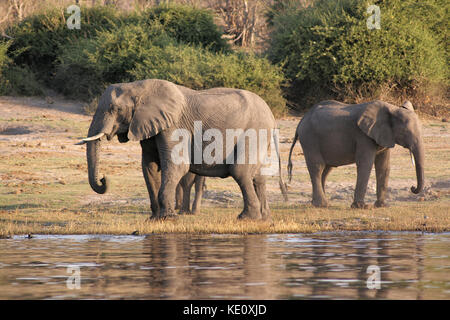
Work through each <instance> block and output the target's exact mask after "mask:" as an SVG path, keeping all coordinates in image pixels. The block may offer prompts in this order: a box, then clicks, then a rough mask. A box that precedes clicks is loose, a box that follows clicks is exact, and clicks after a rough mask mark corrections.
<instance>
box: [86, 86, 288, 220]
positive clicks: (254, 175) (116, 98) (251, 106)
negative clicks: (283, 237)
mask: <svg viewBox="0 0 450 320" xmlns="http://www.w3.org/2000/svg"><path fill="white" fill-rule="evenodd" d="M194 121H202V123H203V131H205V130H206V129H208V128H216V129H219V130H220V131H221V132H222V134H223V136H224V137H225V136H226V134H225V130H226V129H243V130H244V131H245V130H247V129H249V128H252V129H255V130H258V129H266V130H270V129H275V128H276V123H275V119H274V117H273V114H272V112H271V111H270V109H269V107H268V106H267V104H266V103H265V102H264V100H262V99H261V98H260V97H259V96H257V95H255V94H253V93H251V92H248V91H245V90H238V89H228V88H215V89H209V90H203V91H195V90H191V89H189V88H186V87H183V86H179V85H175V84H173V83H171V82H168V81H164V80H157V79H151V80H143V81H136V82H132V83H120V84H114V85H111V86H109V87H108V88H107V89H106V90H105V92H104V93H103V95H102V96H101V98H100V100H99V104H98V108H97V111H96V112H95V115H94V117H93V120H92V123H91V126H90V128H89V132H88V137H93V136H95V135H98V134H101V133H104V134H105V135H104V137H105V136H106V138H107V139H108V140H110V139H112V138H113V137H114V136H115V135H117V136H118V139H119V141H120V142H127V141H128V140H135V141H140V143H141V146H142V171H143V174H144V178H145V181H146V184H147V188H148V192H149V196H150V201H151V205H152V218H167V217H170V216H174V215H175V212H174V203H175V199H174V198H175V191H176V187H177V185H178V183H179V181H180V179H181V178H182V177H183V176H184V175H185V174H186V173H188V172H192V173H195V174H198V175H201V176H211V177H221V178H225V177H229V176H231V177H233V178H234V179H235V181H236V182H237V183H238V185H239V187H240V188H241V191H242V195H243V199H244V209H243V211H242V213H241V214H240V215H239V218H251V219H261V218H264V219H268V218H270V210H269V206H268V202H267V198H266V190H265V184H266V181H265V176H263V175H261V163H260V162H258V163H256V164H225V163H221V164H211V165H207V164H204V163H202V164H183V163H182V164H175V163H174V162H173V161H172V160H171V153H172V150H173V148H174V146H175V145H177V144H178V143H179V142H178V141H171V135H172V133H173V132H174V130H176V129H179V128H183V129H186V130H188V132H190V135H191V138H192V136H193V132H194ZM104 137H102V138H100V139H97V140H94V141H89V142H87V161H88V172H89V183H90V185H91V187H92V189H93V190H94V191H95V192H97V193H104V192H106V190H107V188H108V181H107V179H106V178H105V177H103V178H102V179H99V178H98V177H99V174H98V159H99V148H100V143H101V142H100V140H103V138H104ZM207 144H208V143H206V144H205V143H204V145H203V148H204V147H205V145H207ZM234 146H236V144H234ZM224 149H225V148H224ZM154 150H157V152H156V153H155V152H154ZM191 153H193V149H191ZM247 155H248V154H247ZM226 158H227V154H226V153H225V150H224V155H223V159H226ZM191 159H193V156H192V158H191ZM159 171H160V172H159ZM279 171H280V172H281V167H280V168H279ZM159 185H160V188H158V186H159ZM280 186H284V183H282V180H281V175H280Z"/></svg>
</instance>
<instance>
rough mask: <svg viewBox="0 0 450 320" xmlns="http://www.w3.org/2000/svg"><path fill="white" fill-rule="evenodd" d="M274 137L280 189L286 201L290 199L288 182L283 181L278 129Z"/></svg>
mask: <svg viewBox="0 0 450 320" xmlns="http://www.w3.org/2000/svg"><path fill="white" fill-rule="evenodd" d="M272 137H273V140H274V145H275V150H276V152H277V156H278V183H279V184H280V190H281V193H282V194H283V197H284V201H288V194H287V186H286V183H284V181H283V177H282V176H281V154H280V149H279V146H278V133H277V131H276V130H275V131H274V135H273V136H272Z"/></svg>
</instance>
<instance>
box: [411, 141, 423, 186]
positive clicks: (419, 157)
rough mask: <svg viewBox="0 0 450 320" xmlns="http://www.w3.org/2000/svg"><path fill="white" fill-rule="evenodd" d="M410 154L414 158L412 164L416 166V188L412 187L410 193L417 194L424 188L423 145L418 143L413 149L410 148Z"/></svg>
mask: <svg viewBox="0 0 450 320" xmlns="http://www.w3.org/2000/svg"><path fill="white" fill-rule="evenodd" d="M411 152H412V154H413V156H414V162H415V164H416V175H417V187H414V186H412V187H411V192H412V193H415V194H418V193H420V192H422V191H423V187H424V182H425V181H424V180H425V177H424V173H423V171H424V170H423V168H424V161H425V155H424V150H423V143H422V142H419V143H417V144H416V145H415V146H414V147H413V148H411Z"/></svg>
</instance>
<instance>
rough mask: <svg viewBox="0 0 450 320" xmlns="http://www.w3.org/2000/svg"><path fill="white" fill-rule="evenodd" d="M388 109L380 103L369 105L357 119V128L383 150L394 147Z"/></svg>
mask: <svg viewBox="0 0 450 320" xmlns="http://www.w3.org/2000/svg"><path fill="white" fill-rule="evenodd" d="M390 117H391V112H390V108H389V107H388V106H387V105H386V104H384V103H382V102H381V101H377V102H372V103H369V104H368V105H367V107H366V109H365V110H364V112H363V113H362V114H361V116H360V117H359V119H358V122H357V123H358V127H359V128H360V129H361V130H362V131H363V132H364V133H365V134H367V135H368V136H369V137H370V138H372V139H373V140H375V142H376V143H377V144H378V145H380V146H382V147H385V148H392V147H394V145H395V140H394V133H393V131H392V127H391V121H390Z"/></svg>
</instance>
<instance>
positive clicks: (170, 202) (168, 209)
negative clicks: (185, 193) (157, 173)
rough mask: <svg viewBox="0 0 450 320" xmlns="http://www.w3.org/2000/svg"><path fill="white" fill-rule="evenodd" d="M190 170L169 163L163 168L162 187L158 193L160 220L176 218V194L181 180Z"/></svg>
mask: <svg viewBox="0 0 450 320" xmlns="http://www.w3.org/2000/svg"><path fill="white" fill-rule="evenodd" d="M188 170H189V166H188V165H174V164H172V163H169V164H167V163H166V165H165V166H164V167H162V168H161V187H160V189H159V193H158V202H159V218H163V219H166V218H169V217H176V216H177V214H176V212H175V208H174V204H175V192H176V188H177V185H178V183H179V181H180V179H181V178H182V177H183V175H185V174H186V173H187V172H188Z"/></svg>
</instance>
